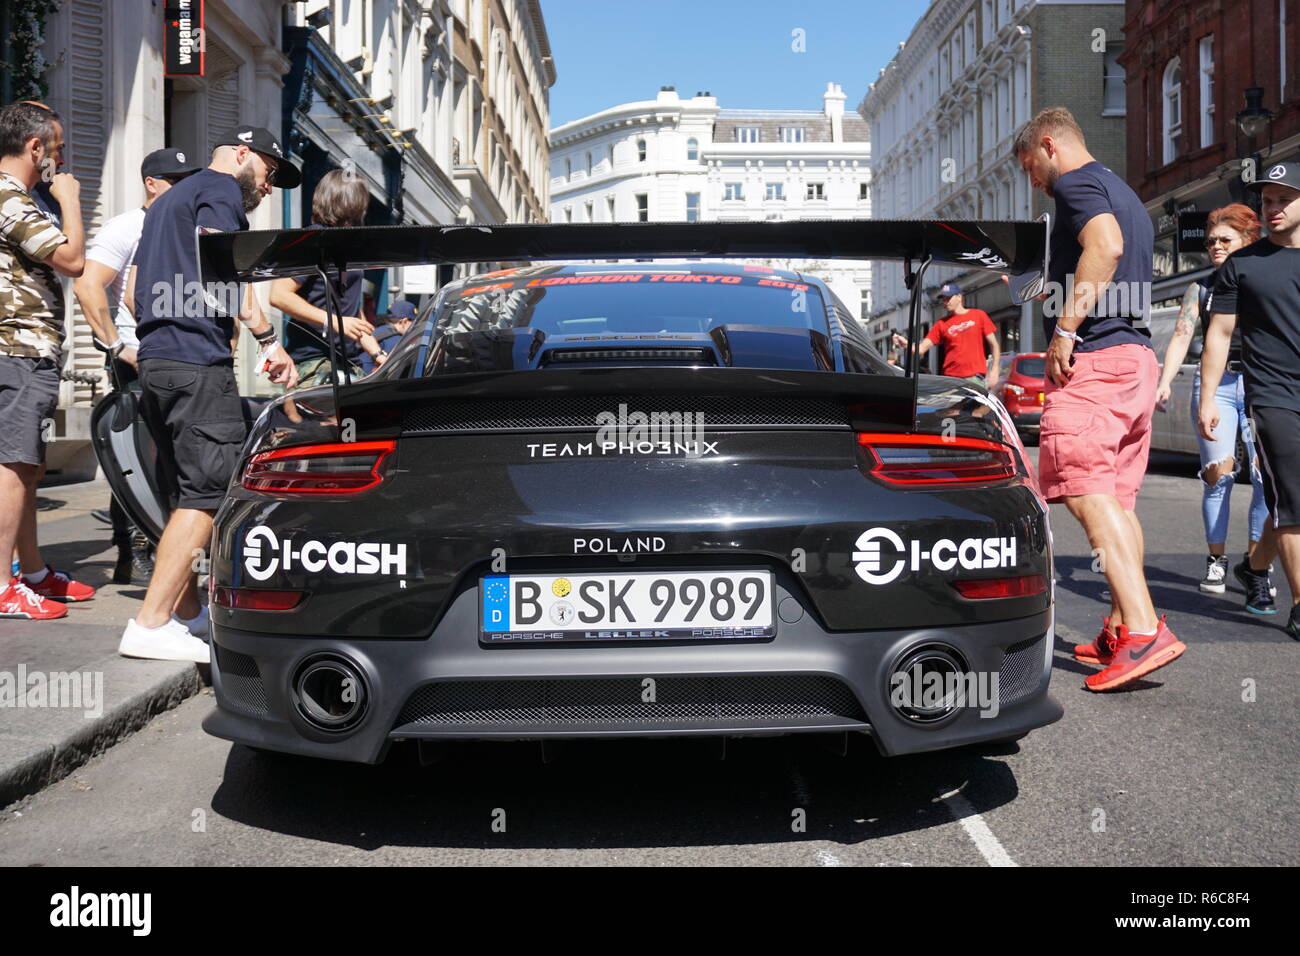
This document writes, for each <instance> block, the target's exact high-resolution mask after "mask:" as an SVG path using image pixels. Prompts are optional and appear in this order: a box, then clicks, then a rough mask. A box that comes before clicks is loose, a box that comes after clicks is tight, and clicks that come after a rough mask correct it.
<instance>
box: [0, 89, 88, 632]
mask: <svg viewBox="0 0 1300 956" xmlns="http://www.w3.org/2000/svg"><path fill="white" fill-rule="evenodd" d="M63 145H64V143H63V126H62V124H61V123H60V122H59V117H58V114H57V113H55V112H54V111H53V110H51V109H50V108H49V107H47V106H42V105H41V104H39V103H13V104H11V105H9V106H6V107H4V108H3V109H0V422H3V423H4V425H3V428H0V561H4V562H5V563H6V564H7V563H8V562H9V559H10V557H11V556H12V555H13V553H14V548H15V546H16V547H17V549H18V552H19V558H20V561H21V564H22V574H21V575H15V576H13V577H12V579H10V580H9V583H8V586H7V587H5V588H4V590H3V591H0V617H18V618H28V619H36V620H48V619H52V618H58V617H63V616H64V615H65V614H66V613H67V608H65V607H63V605H62V604H61V603H54V602H56V601H57V602H63V601H84V600H86V599H87V598H89V597H91V596H92V595H93V594H94V593H95V591H94V588H90V587H87V586H86V585H84V584H80V583H78V582H76V581H73V580H72V579H71V578H69V577H68V576H67V575H66V574H64V573H63V572H61V571H55V570H53V569H52V568H50V567H49V566H48V565H47V564H45V562H44V561H43V560H42V559H41V556H40V551H39V550H38V549H37V546H36V485H37V483H38V482H39V481H40V477H41V474H42V472H43V470H44V462H45V437H46V434H47V430H48V426H49V423H51V422H52V421H53V417H54V408H55V405H57V404H58V400H59V368H60V366H61V365H62V360H63V286H62V284H61V283H60V281H59V277H58V274H62V275H66V276H79V275H81V270H82V268H83V266H84V265H85V247H84V239H83V233H82V227H81V206H80V193H81V187H80V185H79V184H78V183H77V180H76V179H74V178H73V177H72V176H70V175H69V174H67V173H59V172H58V171H57V170H58V168H59V167H60V166H62V165H63ZM42 180H44V181H45V182H48V183H50V195H51V196H53V197H54V199H55V200H56V201H57V202H58V204H59V206H60V207H61V208H62V212H63V228H62V229H60V228H59V226H57V225H55V223H54V222H53V221H52V220H51V219H50V218H49V217H48V216H47V215H46V214H45V213H44V212H42V211H41V209H40V208H39V207H38V206H37V204H36V202H35V200H33V199H32V189H33V188H34V187H35V186H36V184H37V183H38V182H41V181H42ZM2 579H3V578H0V580H2Z"/></svg>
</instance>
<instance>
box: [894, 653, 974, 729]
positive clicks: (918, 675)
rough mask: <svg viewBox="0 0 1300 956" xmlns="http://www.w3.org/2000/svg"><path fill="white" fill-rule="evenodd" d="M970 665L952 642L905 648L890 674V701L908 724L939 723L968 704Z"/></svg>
mask: <svg viewBox="0 0 1300 956" xmlns="http://www.w3.org/2000/svg"><path fill="white" fill-rule="evenodd" d="M969 671H970V665H969V664H967V663H966V658H964V657H963V656H962V655H961V653H960V652H959V651H958V650H957V649H956V648H955V647H953V646H952V645H950V644H942V643H938V642H934V643H929V644H923V645H921V646H920V647H914V648H911V649H910V650H908V651H906V652H904V653H903V654H902V655H901V656H900V657H899V659H898V661H897V663H896V664H895V665H894V668H893V672H892V673H891V674H890V678H889V703H890V706H891V707H893V709H894V713H896V714H898V715H899V716H900V717H902V718H903V720H904V721H906V722H907V723H909V724H912V725H913V726H915V725H921V726H931V727H932V726H937V725H938V724H941V723H944V722H946V721H947V720H949V719H950V718H951V717H953V716H954V715H955V714H956V713H957V712H958V711H959V710H961V708H962V707H964V706H966V687H967V681H968V677H969V676H970V675H969Z"/></svg>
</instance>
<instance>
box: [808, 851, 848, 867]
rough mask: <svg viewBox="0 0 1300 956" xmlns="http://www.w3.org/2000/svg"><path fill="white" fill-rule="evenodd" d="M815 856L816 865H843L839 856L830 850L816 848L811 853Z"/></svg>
mask: <svg viewBox="0 0 1300 956" xmlns="http://www.w3.org/2000/svg"><path fill="white" fill-rule="evenodd" d="M813 856H814V857H816V858H817V865H818V866H843V865H844V864H843V862H841V860H840V858H839V857H838V856H836V855H835V854H834V853H832V852H831V851H830V850H818V851H817V852H816V853H814V854H813Z"/></svg>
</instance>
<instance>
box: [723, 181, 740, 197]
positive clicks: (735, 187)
mask: <svg viewBox="0 0 1300 956" xmlns="http://www.w3.org/2000/svg"><path fill="white" fill-rule="evenodd" d="M722 198H723V199H744V198H745V186H744V184H743V183H726V184H724V185H723V187H722Z"/></svg>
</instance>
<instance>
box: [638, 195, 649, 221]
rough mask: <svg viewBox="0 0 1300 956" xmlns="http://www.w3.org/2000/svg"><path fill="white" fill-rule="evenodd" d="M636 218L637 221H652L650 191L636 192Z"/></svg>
mask: <svg viewBox="0 0 1300 956" xmlns="http://www.w3.org/2000/svg"><path fill="white" fill-rule="evenodd" d="M636 219H637V222H649V221H650V195H649V193H637V194H636Z"/></svg>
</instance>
